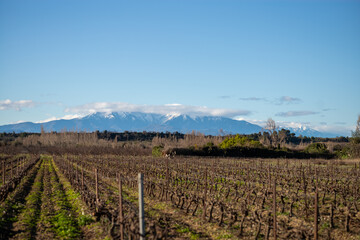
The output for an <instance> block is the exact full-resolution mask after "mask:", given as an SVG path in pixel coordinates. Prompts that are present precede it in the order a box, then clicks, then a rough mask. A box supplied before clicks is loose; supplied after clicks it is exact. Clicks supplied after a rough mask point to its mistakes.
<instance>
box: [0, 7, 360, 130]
mask: <svg viewBox="0 0 360 240" xmlns="http://www.w3.org/2000/svg"><path fill="white" fill-rule="evenodd" d="M359 13H360V1H350V0H349V1H340V0H338V1H321V0H314V1H290V0H282V1H275V0H270V1H235V0H229V1H218V0H209V1H201V0H192V1H189V0H186V1H165V0H163V1H106V2H104V1H92V0H91V1H82V0H79V1H70V0H66V1H61V2H60V1H45V0H37V1H25V0H14V1H1V2H0V36H1V37H0V52H1V54H0V125H4V124H9V123H15V122H19V121H32V122H40V121H44V120H50V119H59V118H64V117H65V118H72V117H78V116H83V115H86V114H89V113H92V112H111V111H143V112H152V113H161V114H166V113H171V114H175V113H181V114H186V113H194V114H200V115H211V116H226V117H231V118H234V119H243V120H247V121H249V122H252V123H257V124H260V125H261V124H263V123H264V122H265V121H266V120H267V119H268V118H270V117H271V118H272V119H274V120H275V121H276V122H277V123H278V124H282V125H293V126H295V125H304V126H308V127H312V128H314V129H316V130H318V131H327V132H334V133H339V134H342V135H345V136H348V135H350V131H351V130H354V129H355V124H356V120H357V116H358V115H359V114H360V107H359V106H360V105H359V103H360V94H359V90H360V68H359V66H360V28H359V26H360V14H359Z"/></svg>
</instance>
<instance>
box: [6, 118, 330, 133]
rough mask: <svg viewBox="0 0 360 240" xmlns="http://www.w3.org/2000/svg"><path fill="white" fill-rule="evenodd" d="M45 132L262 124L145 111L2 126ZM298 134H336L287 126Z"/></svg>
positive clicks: (223, 129) (242, 128) (215, 129)
mask: <svg viewBox="0 0 360 240" xmlns="http://www.w3.org/2000/svg"><path fill="white" fill-rule="evenodd" d="M42 127H43V128H44V130H45V131H48V132H50V131H56V132H60V131H64V130H66V131H87V132H93V131H105V130H107V131H114V132H124V131H134V132H142V131H153V132H180V133H190V132H192V131H193V130H195V131H197V132H201V133H204V134H206V135H219V134H237V133H239V134H251V133H258V132H261V131H263V128H262V127H261V126H258V125H256V124H252V123H249V122H247V121H244V120H234V119H231V118H227V117H221V116H190V115H186V114H156V113H142V112H111V113H105V112H96V113H92V114H89V115H86V116H84V117H78V118H73V119H59V120H52V121H48V122H42V123H33V122H22V123H16V124H7V125H2V126H0V132H15V133H21V132H35V133H39V132H41V128H42ZM285 129H288V130H290V131H291V132H294V133H295V134H296V135H300V134H301V135H303V136H309V137H310V136H314V137H336V136H335V134H331V133H321V132H318V131H316V130H313V129H310V128H306V129H304V128H298V129H296V128H285Z"/></svg>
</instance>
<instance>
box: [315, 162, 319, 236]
mask: <svg viewBox="0 0 360 240" xmlns="http://www.w3.org/2000/svg"><path fill="white" fill-rule="evenodd" d="M315 181H316V182H315V189H316V190H315V214H314V239H315V240H318V218H319V215H318V214H319V209H318V201H319V199H318V197H319V196H318V176H317V168H315Z"/></svg>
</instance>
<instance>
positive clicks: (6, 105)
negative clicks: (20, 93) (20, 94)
mask: <svg viewBox="0 0 360 240" xmlns="http://www.w3.org/2000/svg"><path fill="white" fill-rule="evenodd" d="M35 105H36V104H35V103H34V102H33V101H32V100H20V101H11V100H10V99H6V100H0V110H16V111H21V110H22V109H23V108H30V107H34V106H35Z"/></svg>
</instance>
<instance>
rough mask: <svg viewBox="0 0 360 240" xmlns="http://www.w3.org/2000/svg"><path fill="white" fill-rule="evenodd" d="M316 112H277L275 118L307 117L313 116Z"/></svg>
mask: <svg viewBox="0 0 360 240" xmlns="http://www.w3.org/2000/svg"><path fill="white" fill-rule="evenodd" d="M315 114H318V112H313V111H288V112H279V113H277V114H276V116H279V117H300V116H307V115H315Z"/></svg>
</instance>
